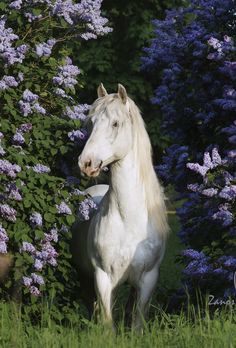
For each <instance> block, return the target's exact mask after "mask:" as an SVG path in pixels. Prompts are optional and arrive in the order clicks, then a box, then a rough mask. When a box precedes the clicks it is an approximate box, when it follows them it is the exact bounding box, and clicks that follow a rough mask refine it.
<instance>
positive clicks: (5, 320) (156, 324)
mask: <svg viewBox="0 0 236 348" xmlns="http://www.w3.org/2000/svg"><path fill="white" fill-rule="evenodd" d="M43 312H44V316H43V319H42V321H41V323H40V324H38V325H37V326H32V324H31V323H30V322H29V321H27V320H25V321H24V322H23V321H22V320H21V317H20V314H19V310H18V309H15V308H13V306H10V305H9V304H1V305H0V347H1V348H10V347H11V348H18V347H22V348H23V347H30V348H31V347H32V348H33V347H37V348H41V347H42V348H61V347H62V348H67V347H68V348H77V347H78V348H89V347H91V348H92V347H94V348H100V347H101V348H115V347H117V348H118V347H119V348H123V347H124V348H126V347H127V348H133V347H134V348H139V347H140V348H141V347H143V348H144V347H152V348H154V347H158V348H162V347H165V348H168V347H174V348H178V347H179V348H185V347H186V348H192V347H193V348H195V347H199V346H201V347H208V348H211V347H214V348H218V347H219V348H224V347H225V348H226V347H227V348H235V347H236V335H235V332H236V314H235V313H233V310H232V308H231V309H228V311H227V313H226V312H225V313H215V315H214V318H210V316H209V314H208V313H207V312H206V313H205V314H204V316H202V315H201V314H200V313H198V312H195V311H194V309H192V310H190V311H189V314H183V313H182V314H180V315H167V314H165V313H164V312H159V313H157V315H156V318H155V319H154V320H153V321H152V322H151V323H149V325H148V326H146V327H145V329H144V333H143V335H138V334H136V333H134V332H132V331H130V330H125V329H124V327H123V326H122V325H120V327H119V328H118V333H117V334H115V333H114V332H112V330H110V329H108V328H104V327H102V326H99V325H96V324H94V323H93V322H86V323H84V328H83V329H81V328H79V327H77V326H75V325H73V324H71V325H67V326H63V325H57V324H55V322H53V321H52V320H51V319H50V314H49V312H48V310H47V309H43Z"/></svg>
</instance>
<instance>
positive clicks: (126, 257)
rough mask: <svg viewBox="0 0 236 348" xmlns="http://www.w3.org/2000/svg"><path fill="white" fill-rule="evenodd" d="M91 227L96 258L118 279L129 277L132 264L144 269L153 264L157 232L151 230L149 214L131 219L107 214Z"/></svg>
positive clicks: (93, 257) (95, 262)
mask: <svg viewBox="0 0 236 348" xmlns="http://www.w3.org/2000/svg"><path fill="white" fill-rule="evenodd" d="M91 227H92V230H91V231H90V238H89V239H90V242H89V244H90V247H89V249H90V250H91V259H92V262H93V264H94V266H95V267H100V268H102V269H103V270H105V271H106V272H107V273H109V274H111V275H112V276H114V277H115V278H116V279H117V281H120V280H121V279H124V278H128V277H129V273H130V270H131V269H132V268H140V269H144V268H149V267H151V265H153V263H154V259H155V257H156V256H155V255H156V253H157V248H158V240H157V234H156V233H154V232H153V234H152V233H150V231H147V229H148V224H147V221H145V218H141V219H138V218H137V219H136V223H134V222H133V221H131V222H130V223H129V222H127V221H125V222H124V221H123V220H122V219H121V218H120V217H119V216H113V217H112V219H111V218H110V217H109V218H106V217H104V218H101V219H100V220H99V221H95V223H94V226H91Z"/></svg>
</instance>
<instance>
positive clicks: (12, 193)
mask: <svg viewBox="0 0 236 348" xmlns="http://www.w3.org/2000/svg"><path fill="white" fill-rule="evenodd" d="M6 192H7V197H8V198H9V199H13V200H15V201H22V196H21V194H20V191H19V189H18V187H17V186H16V184H15V183H9V184H7V186H6Z"/></svg>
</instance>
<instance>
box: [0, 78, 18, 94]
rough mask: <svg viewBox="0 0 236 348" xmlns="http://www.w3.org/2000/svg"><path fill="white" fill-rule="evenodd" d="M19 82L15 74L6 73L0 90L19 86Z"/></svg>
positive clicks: (0, 82) (0, 81)
mask: <svg viewBox="0 0 236 348" xmlns="http://www.w3.org/2000/svg"><path fill="white" fill-rule="evenodd" d="M18 85H19V83H18V82H17V81H16V79H15V77H14V76H9V75H4V76H3V78H2V79H1V80H0V91H5V90H6V89H9V88H11V87H17V86H18Z"/></svg>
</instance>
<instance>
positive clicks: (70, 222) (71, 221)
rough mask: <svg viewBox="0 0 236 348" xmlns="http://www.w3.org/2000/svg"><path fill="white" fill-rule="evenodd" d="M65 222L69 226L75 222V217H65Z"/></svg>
mask: <svg viewBox="0 0 236 348" xmlns="http://www.w3.org/2000/svg"><path fill="white" fill-rule="evenodd" d="M66 221H67V223H68V224H69V225H72V224H73V223H74V222H75V217H74V215H67V217H66Z"/></svg>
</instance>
